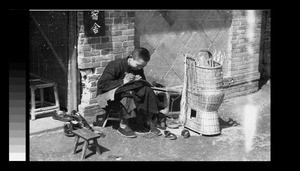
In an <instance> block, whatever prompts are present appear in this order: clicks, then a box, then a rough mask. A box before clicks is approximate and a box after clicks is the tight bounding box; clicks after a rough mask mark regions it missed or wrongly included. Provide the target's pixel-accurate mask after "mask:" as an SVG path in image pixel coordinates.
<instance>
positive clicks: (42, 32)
mask: <svg viewBox="0 0 300 171" xmlns="http://www.w3.org/2000/svg"><path fill="white" fill-rule="evenodd" d="M30 16H31V18H32V20H33V22H34V24H35V25H36V26H37V28H38V30H39V31H40V33H41V34H42V36H43V38H44V39H45V41H46V42H47V44H48V46H49V47H50V49H51V50H52V52H53V54H54V56H55V58H56V60H57V61H58V63H59V65H60V66H61V68H62V70H63V71H64V73H67V69H66V67H65V65H64V64H63V62H62V60H61V58H60V57H59V56H58V54H57V53H56V51H55V49H54V48H53V46H52V44H51V42H50V41H49V39H48V37H47V35H46V34H45V33H44V31H43V30H42V28H41V27H40V25H39V23H38V22H37V20H36V19H35V17H34V16H33V15H32V14H30Z"/></svg>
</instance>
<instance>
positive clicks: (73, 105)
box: [67, 12, 79, 113]
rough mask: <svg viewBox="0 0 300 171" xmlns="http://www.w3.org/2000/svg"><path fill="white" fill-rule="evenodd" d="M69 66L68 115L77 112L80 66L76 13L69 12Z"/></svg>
mask: <svg viewBox="0 0 300 171" xmlns="http://www.w3.org/2000/svg"><path fill="white" fill-rule="evenodd" d="M68 14H69V60H68V62H69V65H68V100H67V103H68V105H67V108H68V113H71V111H72V110H77V103H78V95H79V94H78V89H79V88H78V81H77V79H78V76H77V75H78V70H77V68H78V66H77V55H76V50H77V49H76V47H75V46H76V35H77V34H76V12H69V13H68Z"/></svg>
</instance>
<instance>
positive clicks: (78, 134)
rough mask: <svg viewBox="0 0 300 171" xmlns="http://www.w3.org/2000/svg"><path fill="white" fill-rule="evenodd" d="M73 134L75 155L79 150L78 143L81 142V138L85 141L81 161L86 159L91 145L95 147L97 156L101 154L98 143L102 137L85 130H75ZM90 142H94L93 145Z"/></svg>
mask: <svg viewBox="0 0 300 171" xmlns="http://www.w3.org/2000/svg"><path fill="white" fill-rule="evenodd" d="M72 132H73V133H74V134H75V148H74V151H73V154H76V150H77V147H78V142H79V139H80V138H82V139H84V145H83V148H82V154H81V160H83V159H85V153H86V149H87V148H88V146H89V145H91V146H95V147H96V152H97V154H101V152H100V145H99V144H98V141H97V139H98V138H99V137H101V135H99V134H96V133H94V132H92V131H90V130H88V129H85V128H82V129H77V130H73V131H72ZM90 140H93V144H89V141H90Z"/></svg>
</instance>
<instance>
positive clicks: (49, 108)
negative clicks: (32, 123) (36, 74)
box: [29, 78, 60, 120]
mask: <svg viewBox="0 0 300 171" xmlns="http://www.w3.org/2000/svg"><path fill="white" fill-rule="evenodd" d="M29 82H30V83H29V84H30V91H31V104H30V105H31V110H30V115H31V120H35V116H36V115H37V114H43V113H48V112H53V111H56V110H59V109H60V107H59V100H58V92H57V84H56V83H53V82H50V81H48V80H44V79H42V78H36V79H34V78H31V79H30V81H29ZM51 87H52V88H53V92H54V97H55V103H51V102H47V101H45V100H44V88H51ZM36 89H39V90H40V101H36V100H35V90H36ZM36 105H40V106H41V107H39V108H37V107H36Z"/></svg>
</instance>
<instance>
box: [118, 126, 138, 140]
mask: <svg viewBox="0 0 300 171" xmlns="http://www.w3.org/2000/svg"><path fill="white" fill-rule="evenodd" d="M117 132H118V133H119V134H121V135H122V136H123V137H127V138H135V137H136V135H135V134H134V132H133V131H132V130H131V129H130V128H129V127H128V126H127V127H125V128H124V129H123V128H121V127H119V128H118V130H117Z"/></svg>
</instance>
